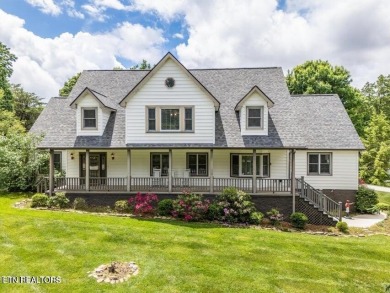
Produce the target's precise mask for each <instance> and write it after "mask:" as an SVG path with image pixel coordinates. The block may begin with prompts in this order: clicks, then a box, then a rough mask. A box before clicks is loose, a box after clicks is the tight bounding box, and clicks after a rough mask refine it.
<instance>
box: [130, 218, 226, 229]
mask: <svg viewBox="0 0 390 293" xmlns="http://www.w3.org/2000/svg"><path fill="white" fill-rule="evenodd" d="M132 219H134V220H137V221H142V222H153V223H160V224H167V225H172V226H180V227H186V228H191V229H221V228H226V227H225V226H223V224H220V223H213V222H185V221H180V220H177V219H159V218H142V217H133V218H132Z"/></svg>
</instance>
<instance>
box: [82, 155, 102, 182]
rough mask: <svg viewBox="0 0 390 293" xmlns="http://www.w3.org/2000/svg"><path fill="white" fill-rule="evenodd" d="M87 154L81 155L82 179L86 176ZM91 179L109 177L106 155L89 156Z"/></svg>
mask: <svg viewBox="0 0 390 293" xmlns="http://www.w3.org/2000/svg"><path fill="white" fill-rule="evenodd" d="M85 161H86V160H85V153H82V154H80V177H85V176H86V164H85ZM89 177H90V178H105V177H107V155H106V153H90V154H89Z"/></svg>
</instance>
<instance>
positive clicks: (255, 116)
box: [246, 106, 264, 129]
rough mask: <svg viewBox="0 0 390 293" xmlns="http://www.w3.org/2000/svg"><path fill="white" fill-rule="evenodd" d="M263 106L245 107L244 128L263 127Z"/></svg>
mask: <svg viewBox="0 0 390 293" xmlns="http://www.w3.org/2000/svg"><path fill="white" fill-rule="evenodd" d="M263 109H264V107H260V106H259V107H246V128H249V129H250V128H263V116H264V115H263Z"/></svg>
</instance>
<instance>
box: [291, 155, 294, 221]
mask: <svg viewBox="0 0 390 293" xmlns="http://www.w3.org/2000/svg"><path fill="white" fill-rule="evenodd" d="M291 194H292V212H293V213H295V150H294V149H292V150H291Z"/></svg>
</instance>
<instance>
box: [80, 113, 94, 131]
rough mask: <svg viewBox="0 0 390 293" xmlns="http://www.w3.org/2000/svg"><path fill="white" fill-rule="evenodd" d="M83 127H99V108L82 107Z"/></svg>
mask: <svg viewBox="0 0 390 293" xmlns="http://www.w3.org/2000/svg"><path fill="white" fill-rule="evenodd" d="M81 112H82V120H83V129H97V108H81Z"/></svg>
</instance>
